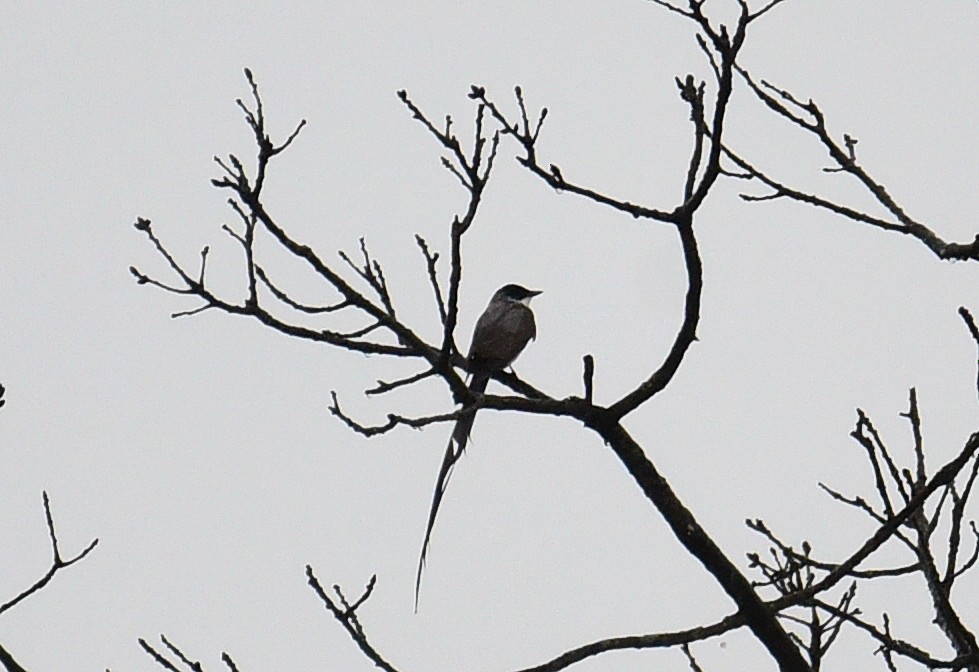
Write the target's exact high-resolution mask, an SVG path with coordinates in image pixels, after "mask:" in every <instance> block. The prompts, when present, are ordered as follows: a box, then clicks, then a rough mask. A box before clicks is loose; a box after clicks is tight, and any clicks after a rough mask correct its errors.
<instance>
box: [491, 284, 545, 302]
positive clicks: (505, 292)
mask: <svg viewBox="0 0 979 672" xmlns="http://www.w3.org/2000/svg"><path fill="white" fill-rule="evenodd" d="M540 293H541V292H540V290H538V289H527V288H526V287H521V286H520V285H513V284H510V285H504V286H503V287H500V289H498V290H497V291H496V295H497V296H500V297H506V298H508V299H513V300H514V301H523V300H525V299H529V298H531V297H533V296H537V295H538V294H540Z"/></svg>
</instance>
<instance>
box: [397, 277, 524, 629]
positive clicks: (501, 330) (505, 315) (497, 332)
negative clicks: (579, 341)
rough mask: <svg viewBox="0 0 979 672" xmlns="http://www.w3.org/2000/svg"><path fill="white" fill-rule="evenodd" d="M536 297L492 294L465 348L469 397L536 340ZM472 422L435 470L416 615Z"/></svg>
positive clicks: (466, 418) (461, 425)
mask: <svg viewBox="0 0 979 672" xmlns="http://www.w3.org/2000/svg"><path fill="white" fill-rule="evenodd" d="M538 294H540V292H539V291H536V290H532V289H526V288H524V287H521V286H520V285H505V286H503V287H501V288H500V289H498V290H496V293H495V294H493V298H491V299H490V302H489V304H488V305H487V306H486V310H484V311H483V314H482V315H480V316H479V319H478V320H476V327H475V329H473V337H472V343H471V344H470V345H469V356H468V357H467V358H466V368H467V369H468V370H469V373H470V374H471V375H472V378H471V380H470V381H469V391H470V392H472V393H473V395H477V396H478V395H480V394H482V393H483V392H484V391H486V384H487V383H488V382H489V379H490V376H491V375H492V374H494V373H496V372H497V371H502V370H503V369H505V368H506V367H508V366H510V364H512V363H513V360H515V359H516V358H517V355H519V354H520V353H521V352H522V351H523V349H524V348H525V347H526V346H527V343H529V342H530V341H531V340H533V339H534V338H535V337H536V336H537V324H536V323H535V322H534V313H533V311H532V310H531V309H530V300H531V299H532V298H534V297H535V296H537V295H538ZM475 418H476V412H475V411H473V412H472V413H467V414H465V415H463V416H462V417H461V418H459V419H458V420H457V421H456V426H455V428H454V429H453V430H452V437H451V438H450V439H449V445H448V446H447V447H446V449H445V457H444V458H443V459H442V467H441V468H440V469H439V475H438V481H437V482H436V484H435V494H434V495H433V496H432V509H431V511H430V512H429V514H428V527H427V528H425V540H424V541H423V542H422V551H421V556H420V557H419V558H418V574H417V577H416V578H415V611H416V612H417V611H418V592H419V590H420V589H421V583H422V569H424V567H425V557H426V555H427V553H428V543H429V541H430V540H431V537H432V528H433V527H434V526H435V516H436V515H438V510H439V505H441V503H442V495H444V494H445V486H446V484H447V483H448V480H449V474H450V473H451V472H452V467H453V466H454V465H455V463H456V462H457V461H458V460H459V458H460V457H461V456H462V453H463V451H464V450H465V449H466V444H467V443H468V442H469V431H470V430H471V429H472V426H473V420H475Z"/></svg>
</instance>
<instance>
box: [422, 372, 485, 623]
mask: <svg viewBox="0 0 979 672" xmlns="http://www.w3.org/2000/svg"><path fill="white" fill-rule="evenodd" d="M488 382H489V376H488V375H487V374H484V373H475V374H473V377H472V380H471V381H470V382H469V391H470V392H472V393H473V394H482V393H483V392H485V391H486V384H487V383H488ZM475 419H476V412H475V411H473V412H472V413H467V414H465V415H463V416H462V417H461V418H459V419H458V420H457V421H456V425H455V428H454V429H453V430H452V437H451V438H450V439H449V445H448V446H446V448H445V457H444V458H442V466H441V467H440V468H439V476H438V480H437V481H436V483H435V492H434V494H433V495H432V508H431V510H430V511H429V513H428V527H426V528H425V539H424V541H422V552H421V555H420V556H419V557H418V574H417V575H416V577H415V612H416V613H417V612H418V593H419V591H420V590H421V585H422V570H423V569H424V568H425V558H426V557H427V555H428V544H429V541H431V538H432V528H433V527H435V516H437V515H438V511H439V506H441V504H442V495H444V494H445V486H446V485H447V484H448V482H449V476H450V475H451V473H452V467H454V466H455V463H456V462H458V461H459V458H460V457H462V453H463V451H464V450H465V449H466V444H467V443H469V432H470V431H471V430H472V426H473V421H474V420H475Z"/></svg>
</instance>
